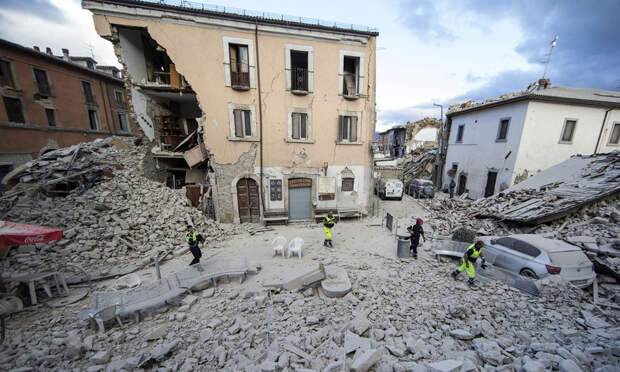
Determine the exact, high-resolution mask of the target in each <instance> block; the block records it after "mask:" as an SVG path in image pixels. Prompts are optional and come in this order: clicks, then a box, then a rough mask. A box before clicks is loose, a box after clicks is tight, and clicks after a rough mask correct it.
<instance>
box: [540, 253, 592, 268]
mask: <svg viewBox="0 0 620 372" xmlns="http://www.w3.org/2000/svg"><path fill="white" fill-rule="evenodd" d="M549 259H550V260H551V263H553V264H555V265H579V264H582V263H584V262H589V260H588V258H587V257H586V255H585V254H583V252H581V251H567V252H566V251H565V252H551V253H549Z"/></svg>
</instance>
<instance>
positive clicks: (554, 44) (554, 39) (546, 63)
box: [542, 35, 559, 79]
mask: <svg viewBox="0 0 620 372" xmlns="http://www.w3.org/2000/svg"><path fill="white" fill-rule="evenodd" d="M558 39H559V37H558V35H555V37H554V38H553V40H551V48H550V49H549V55H548V57H547V60H546V61H545V72H543V76H542V78H543V79H544V78H545V75H547V68H548V67H549V62H551V53H553V48H554V47H555V46H556V45H558Z"/></svg>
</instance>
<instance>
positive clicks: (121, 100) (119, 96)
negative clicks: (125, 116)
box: [114, 90, 126, 108]
mask: <svg viewBox="0 0 620 372" xmlns="http://www.w3.org/2000/svg"><path fill="white" fill-rule="evenodd" d="M114 101H115V102H116V106H117V107H120V108H126V106H125V96H124V95H123V92H121V91H120V90H115V91H114Z"/></svg>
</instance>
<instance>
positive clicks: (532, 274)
mask: <svg viewBox="0 0 620 372" xmlns="http://www.w3.org/2000/svg"><path fill="white" fill-rule="evenodd" d="M519 274H521V276H524V277H526V278H530V279H538V275H536V273H535V272H534V271H532V270H531V269H523V270H521V272H520V273H519Z"/></svg>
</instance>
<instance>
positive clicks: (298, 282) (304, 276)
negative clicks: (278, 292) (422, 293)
mask: <svg viewBox="0 0 620 372" xmlns="http://www.w3.org/2000/svg"><path fill="white" fill-rule="evenodd" d="M323 279H325V268H324V267H323V264H322V263H319V264H318V265H316V266H314V267H312V268H311V269H309V270H307V271H305V272H302V273H300V274H295V275H291V276H289V277H287V278H285V279H284V280H283V281H281V282H275V283H267V284H265V287H272V288H282V289H286V290H289V291H297V290H299V289H301V288H303V287H305V286H307V285H309V284H312V283H316V282H319V281H321V280H323Z"/></svg>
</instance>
